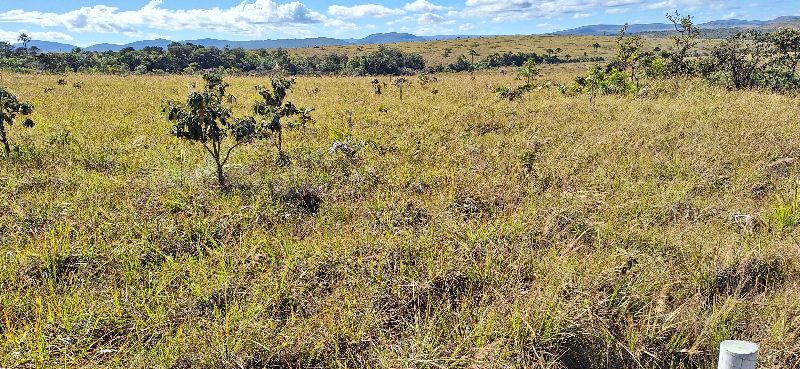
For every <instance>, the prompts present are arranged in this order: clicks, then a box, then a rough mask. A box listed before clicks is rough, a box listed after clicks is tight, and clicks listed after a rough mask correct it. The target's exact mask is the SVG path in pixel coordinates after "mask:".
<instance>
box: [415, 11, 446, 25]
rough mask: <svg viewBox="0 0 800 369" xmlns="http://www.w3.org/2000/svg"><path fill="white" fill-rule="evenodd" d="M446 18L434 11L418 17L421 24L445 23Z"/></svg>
mask: <svg viewBox="0 0 800 369" xmlns="http://www.w3.org/2000/svg"><path fill="white" fill-rule="evenodd" d="M445 21H446V20H445V18H444V17H443V16H441V15H439V14H434V13H425V14H422V15H420V16H419V18H417V23H419V24H437V23H444V22H445Z"/></svg>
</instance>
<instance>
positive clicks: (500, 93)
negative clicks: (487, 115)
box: [494, 84, 533, 101]
mask: <svg viewBox="0 0 800 369" xmlns="http://www.w3.org/2000/svg"><path fill="white" fill-rule="evenodd" d="M532 88H533V86H531V85H529V84H525V85H522V86H518V87H510V86H500V87H497V88H495V89H494V93H495V96H497V98H498V99H508V101H514V100H516V99H518V98H520V97H522V95H524V94H525V93H526V92H530V91H531V89H532Z"/></svg>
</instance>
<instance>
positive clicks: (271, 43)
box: [15, 32, 479, 52]
mask: <svg viewBox="0 0 800 369" xmlns="http://www.w3.org/2000/svg"><path fill="white" fill-rule="evenodd" d="M474 37H479V36H470V35H440V36H415V35H412V34H410V33H397V32H389V33H376V34H372V35H369V36H367V37H364V38H360V39H337V38H329V37H315V38H303V39H294V38H293V39H278V40H255V41H228V40H216V39H211V38H206V39H200V40H183V41H179V42H180V43H191V44H195V45H202V46H207V47H211V46H215V47H219V48H224V47H230V48H239V47H240V48H243V49H275V48H279V47H282V48H301V47H317V46H340V45H366V44H389V43H396V42H421V41H436V40H452V39H455V38H474ZM172 42H173V41H171V40H165V39H156V40H143V41H136V42H131V43H128V44H124V45H117V44H107V43H103V44H96V45H92V46H89V47H85V48H82V49H83V50H85V51H98V52H105V51H120V50H122V49H124V48H127V47H132V48H134V49H136V50H141V49H143V48H145V47H148V46H155V47H161V48H166V47H167V46H168V45H169V44H171V43H172ZM15 46H22V45H21V44H16V45H15ZM34 46H35V47H38V48H39V50H41V51H43V52H69V51H71V50H72V49H74V48H75V47H76V46H74V45H69V44H63V43H58V42H50V41H36V40H34V41H31V42H29V43H28V47H34Z"/></svg>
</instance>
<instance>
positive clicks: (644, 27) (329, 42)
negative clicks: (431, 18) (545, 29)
mask: <svg viewBox="0 0 800 369" xmlns="http://www.w3.org/2000/svg"><path fill="white" fill-rule="evenodd" d="M698 27H699V28H700V29H701V36H702V35H704V37H727V36H729V35H732V34H734V33H736V32H738V31H740V30H743V29H752V28H756V29H761V30H766V31H770V30H776V29H778V28H781V27H793V28H800V16H786V17H778V18H775V19H773V20H768V21H759V20H742V19H725V20H715V21H711V22H706V23H702V24H699V25H698ZM620 28H622V25H621V24H593V25H588V26H582V27H578V28H572V29H567V30H563V31H558V32H553V33H551V34H552V35H576V36H611V35H616V34H617V33H619V30H620ZM674 30H675V28H674V26H673V25H672V24H667V23H649V24H631V25H629V26H628V32H630V33H638V34H650V35H654V36H664V35H667V34H668V33H670V32H673V31H674ZM475 37H481V36H474V35H439V36H415V35H412V34H410V33H397V32H389V33H375V34H372V35H369V36H367V37H364V38H360V39H338V38H330V37H315V38H303V39H298V38H290V39H277V40H254V41H229V40H217V39H211V38H206V39H200V40H183V41H179V42H180V43H192V44H195V45H203V46H208V47H211V46H215V47H219V48H224V47H230V48H243V49H275V48H279V47H282V48H303V47H322V46H340V45H359V44H360V45H365V44H390V43H397V42H421V41H436V40H452V39H455V38H475ZM172 42H173V41H171V40H165V39H156V40H143V41H136V42H131V43H128V44H124V45H117V44H107V43H103V44H97V45H92V46H89V47H85V48H83V50H86V51H98V52H105V51H120V50H122V49H124V48H127V47H132V48H134V49H136V50H141V49H143V48H145V47H148V46H155V47H161V48H166V47H167V45H169V44H171V43H172ZM16 46H21V45H20V44H16ZM28 46H29V47H34V46H35V47H37V48H39V50H41V51H43V52H69V51H71V50H72V49H74V48H75V47H76V46H74V45H69V44H64V43H59V42H51V41H36V40H34V41H31V42H29V43H28Z"/></svg>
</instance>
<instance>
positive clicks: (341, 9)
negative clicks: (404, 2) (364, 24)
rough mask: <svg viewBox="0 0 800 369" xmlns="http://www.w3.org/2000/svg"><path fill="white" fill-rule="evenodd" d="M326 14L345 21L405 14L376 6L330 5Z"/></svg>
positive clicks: (401, 11) (400, 10)
mask: <svg viewBox="0 0 800 369" xmlns="http://www.w3.org/2000/svg"><path fill="white" fill-rule="evenodd" d="M328 13H329V14H330V15H333V16H334V17H339V18H345V19H358V18H385V17H392V16H397V15H403V14H405V11H403V10H402V9H393V8H387V7H385V6H383V5H378V4H361V5H354V6H342V5H331V6H329V7H328Z"/></svg>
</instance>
